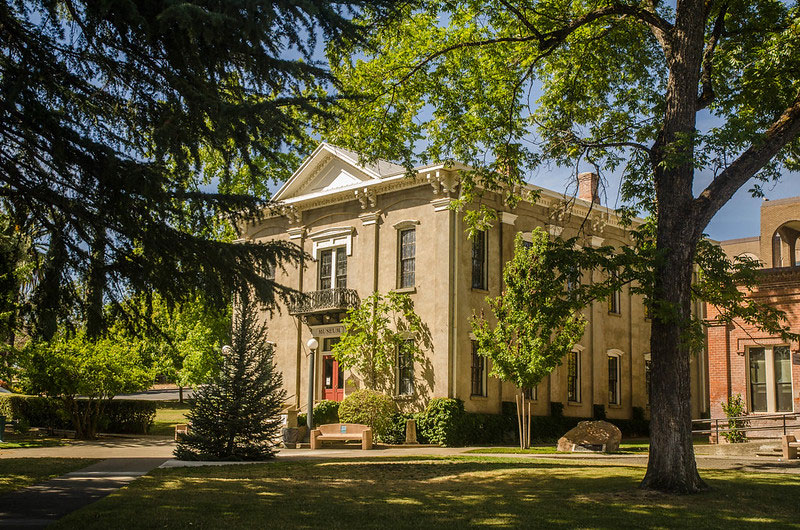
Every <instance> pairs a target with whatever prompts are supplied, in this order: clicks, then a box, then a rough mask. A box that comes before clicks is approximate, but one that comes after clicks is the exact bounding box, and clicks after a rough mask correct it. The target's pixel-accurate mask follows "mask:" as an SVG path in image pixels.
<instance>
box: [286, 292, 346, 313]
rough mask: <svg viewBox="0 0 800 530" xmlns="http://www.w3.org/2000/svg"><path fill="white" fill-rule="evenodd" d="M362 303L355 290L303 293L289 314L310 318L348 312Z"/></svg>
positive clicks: (291, 307) (290, 308)
mask: <svg viewBox="0 0 800 530" xmlns="http://www.w3.org/2000/svg"><path fill="white" fill-rule="evenodd" d="M360 303H361V300H360V299H359V298H358V293H357V292H356V291H355V289H324V290H322V291H312V292H310V293H303V294H302V296H301V297H300V299H299V300H298V301H297V302H296V303H295V304H292V305H291V306H289V314H290V315H295V316H309V315H319V314H323V313H339V312H346V311H347V310H348V309H350V308H351V307H358V305H359V304H360Z"/></svg>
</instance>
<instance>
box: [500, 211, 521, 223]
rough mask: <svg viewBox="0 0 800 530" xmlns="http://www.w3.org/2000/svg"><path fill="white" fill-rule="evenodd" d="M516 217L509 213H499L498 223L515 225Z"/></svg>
mask: <svg viewBox="0 0 800 530" xmlns="http://www.w3.org/2000/svg"><path fill="white" fill-rule="evenodd" d="M517 217H519V216H518V215H514V214H513V213H510V212H500V222H501V223H505V224H507V225H513V224H515V223H516V222H517Z"/></svg>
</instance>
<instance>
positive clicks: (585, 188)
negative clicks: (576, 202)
mask: <svg viewBox="0 0 800 530" xmlns="http://www.w3.org/2000/svg"><path fill="white" fill-rule="evenodd" d="M599 184H600V177H599V176H598V175H597V173H580V174H578V198H579V199H583V200H585V201H591V202H596V203H597V204H600V196H599V195H598V194H597V188H598V185H599Z"/></svg>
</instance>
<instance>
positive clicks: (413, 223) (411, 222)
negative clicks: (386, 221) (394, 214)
mask: <svg viewBox="0 0 800 530" xmlns="http://www.w3.org/2000/svg"><path fill="white" fill-rule="evenodd" d="M418 224H419V221H418V220H416V219H406V220H404V221H398V222H396V223H395V224H393V225H392V227H394V229H395V230H405V229H406V228H416V227H417V225H418Z"/></svg>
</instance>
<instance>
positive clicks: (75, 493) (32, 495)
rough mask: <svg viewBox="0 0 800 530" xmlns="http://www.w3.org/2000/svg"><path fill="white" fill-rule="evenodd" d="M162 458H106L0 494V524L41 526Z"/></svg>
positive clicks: (133, 476)
mask: <svg viewBox="0 0 800 530" xmlns="http://www.w3.org/2000/svg"><path fill="white" fill-rule="evenodd" d="M163 463H164V459H163V458H109V459H107V460H103V461H102V462H98V463H96V464H92V465H91V466H89V467H85V468H83V469H80V470H78V471H73V472H72V473H67V474H66V475H62V476H60V477H58V478H54V479H52V480H48V481H47V482H42V483H40V484H36V485H35V486H30V487H28V488H24V489H21V490H17V491H14V492H11V493H9V494H7V495H3V496H2V497H0V527H11V528H43V527H45V526H47V525H49V524H50V523H52V522H54V521H56V520H57V519H59V518H61V517H63V516H65V515H67V514H68V513H70V512H73V511H75V510H77V509H79V508H82V507H84V506H86V505H87V504H90V503H93V502H95V501H96V500H98V499H100V498H102V497H105V496H106V495H108V494H109V493H111V492H113V491H115V490H117V489H119V488H121V487H123V486H126V485H127V484H130V483H131V482H133V481H134V480H136V479H137V478H139V477H140V476H142V475H144V474H146V473H148V472H149V471H150V470H152V469H154V468H156V467H158V466H159V465H161V464H163Z"/></svg>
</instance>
